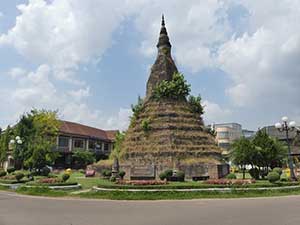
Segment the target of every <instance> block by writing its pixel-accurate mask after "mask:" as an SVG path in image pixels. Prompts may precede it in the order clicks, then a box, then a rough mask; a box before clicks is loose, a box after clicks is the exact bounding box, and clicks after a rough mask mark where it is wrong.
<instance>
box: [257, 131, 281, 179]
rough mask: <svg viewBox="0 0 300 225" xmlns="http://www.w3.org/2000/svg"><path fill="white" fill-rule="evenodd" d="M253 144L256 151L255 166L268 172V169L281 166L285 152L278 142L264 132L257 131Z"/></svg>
mask: <svg viewBox="0 0 300 225" xmlns="http://www.w3.org/2000/svg"><path fill="white" fill-rule="evenodd" d="M253 144H254V145H255V146H256V148H257V149H258V157H257V162H256V164H257V166H258V167H262V168H263V169H265V170H266V173H267V172H268V170H269V168H274V167H276V166H282V164H283V162H284V160H285V158H286V156H287V155H286V153H287V150H286V148H285V146H284V145H283V144H281V143H280V142H279V141H278V140H276V139H273V138H271V137H270V136H269V135H268V134H267V133H266V132H265V131H264V130H259V131H258V132H257V133H256V135H255V137H254V139H253Z"/></svg>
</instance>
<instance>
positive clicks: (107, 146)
mask: <svg viewBox="0 0 300 225" xmlns="http://www.w3.org/2000/svg"><path fill="white" fill-rule="evenodd" d="M108 150H109V145H108V143H105V144H104V151H108Z"/></svg>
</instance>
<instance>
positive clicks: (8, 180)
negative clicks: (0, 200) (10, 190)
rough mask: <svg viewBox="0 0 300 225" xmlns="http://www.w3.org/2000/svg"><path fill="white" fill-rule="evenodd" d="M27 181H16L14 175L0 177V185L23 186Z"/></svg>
mask: <svg viewBox="0 0 300 225" xmlns="http://www.w3.org/2000/svg"><path fill="white" fill-rule="evenodd" d="M29 181H30V180H29V179H25V178H23V179H21V180H17V179H16V177H15V176H14V175H6V176H3V177H0V183H2V184H23V183H26V182H29Z"/></svg>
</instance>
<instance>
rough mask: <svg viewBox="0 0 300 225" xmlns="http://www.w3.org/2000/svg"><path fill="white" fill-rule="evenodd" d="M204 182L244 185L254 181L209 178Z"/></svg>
mask: <svg viewBox="0 0 300 225" xmlns="http://www.w3.org/2000/svg"><path fill="white" fill-rule="evenodd" d="M204 183H205V184H219V185H246V184H253V183H255V180H254V179H244V180H242V179H236V180H235V179H210V180H207V181H205V182H204Z"/></svg>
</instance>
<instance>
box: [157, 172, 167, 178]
mask: <svg viewBox="0 0 300 225" xmlns="http://www.w3.org/2000/svg"><path fill="white" fill-rule="evenodd" d="M166 178H167V176H166V173H165V172H161V173H160V174H159V179H160V180H165V179H166Z"/></svg>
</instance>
